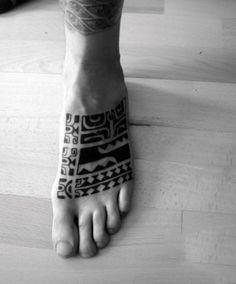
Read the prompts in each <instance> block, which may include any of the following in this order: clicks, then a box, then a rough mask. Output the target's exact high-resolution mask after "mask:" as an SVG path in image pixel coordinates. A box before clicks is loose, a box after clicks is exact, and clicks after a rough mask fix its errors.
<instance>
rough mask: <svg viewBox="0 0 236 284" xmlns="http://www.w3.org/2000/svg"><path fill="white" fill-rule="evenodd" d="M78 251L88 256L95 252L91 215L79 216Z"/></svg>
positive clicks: (83, 255)
mask: <svg viewBox="0 0 236 284" xmlns="http://www.w3.org/2000/svg"><path fill="white" fill-rule="evenodd" d="M78 226H79V239H80V241H79V252H80V255H81V256H82V257H85V258H88V257H92V256H94V255H95V254H96V252H97V248H96V245H95V243H94V241H93V229H92V215H85V216H80V217H79V225H78Z"/></svg>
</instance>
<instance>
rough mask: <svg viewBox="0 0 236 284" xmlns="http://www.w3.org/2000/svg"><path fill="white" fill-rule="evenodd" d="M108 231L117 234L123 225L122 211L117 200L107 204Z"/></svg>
mask: <svg viewBox="0 0 236 284" xmlns="http://www.w3.org/2000/svg"><path fill="white" fill-rule="evenodd" d="M106 209H107V231H108V233H109V234H115V233H116V232H118V231H119V229H120V226H121V219H120V212H119V209H118V205H117V203H116V202H112V203H109V204H107V206H106Z"/></svg>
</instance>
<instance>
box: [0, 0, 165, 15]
mask: <svg viewBox="0 0 236 284" xmlns="http://www.w3.org/2000/svg"><path fill="white" fill-rule="evenodd" d="M32 10H37V11H40V12H41V11H58V10H59V5H58V1H54V0H37V1H25V3H24V2H23V3H20V4H19V5H18V6H17V7H16V8H15V10H12V11H11V12H10V13H8V15H9V16H13V15H14V16H15V15H16V14H19V13H26V12H27V11H32ZM127 11H128V12H129V13H134V12H138V13H158V14H159V13H163V11H164V0H146V1H145V3H144V2H143V1H141V0H125V2H124V12H125V13H126V12H127ZM4 16H5V17H7V15H4Z"/></svg>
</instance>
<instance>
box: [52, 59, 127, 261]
mask: <svg viewBox="0 0 236 284" xmlns="http://www.w3.org/2000/svg"><path fill="white" fill-rule="evenodd" d="M117 66H118V67H117ZM89 70H90V71H91V70H92V71H91V72H90V71H89ZM96 70H99V71H98V72H97V73H96ZM114 70H115V71H114ZM95 73H96V74H95ZM79 74H80V75H79V76H77V83H76V82H75V84H74V86H73V87H72V89H74V90H76V92H75V93H76V95H74V96H73V95H70V96H66V97H65V104H64V111H63V113H62V120H61V141H60V142H61V143H60V148H61V150H60V152H61V155H60V161H59V168H58V173H57V177H56V180H55V182H54V185H53V189H52V204H53V213H54V219H53V230H52V235H53V243H54V246H55V249H56V251H57V253H58V255H60V256H62V257H69V256H72V255H75V254H76V253H77V252H78V251H79V253H80V254H81V256H83V257H91V256H93V255H95V254H96V252H97V249H101V248H104V247H105V246H106V245H107V244H108V242H109V239H110V235H111V234H114V233H116V232H117V231H118V230H119V228H120V226H121V216H122V215H124V214H126V213H127V212H128V211H129V209H130V202H131V194H132V159H131V153H130V144H129V138H128V114H127V108H128V104H127V91H126V86H125V83H124V79H123V73H122V69H121V67H120V65H119V63H116V64H113V65H112V68H110V67H105V68H104V66H100V67H99V68H97V67H96V66H94V67H86V68H84V70H80V72H79ZM78 78H80V79H78ZM81 78H82V79H81ZM85 82H86V84H87V85H84V83H85ZM76 84H77V85H76ZM85 89H86V92H85V93H86V94H84V91H85ZM102 90H104V91H102ZM96 92H97V95H95V94H94V93H96ZM91 93H92V95H91V96H90V94H91ZM108 95H109V99H107V98H108ZM88 98H89V99H88Z"/></svg>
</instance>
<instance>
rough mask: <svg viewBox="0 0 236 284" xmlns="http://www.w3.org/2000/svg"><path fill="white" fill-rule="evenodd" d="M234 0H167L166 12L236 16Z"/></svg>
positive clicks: (169, 13)
mask: <svg viewBox="0 0 236 284" xmlns="http://www.w3.org/2000/svg"><path fill="white" fill-rule="evenodd" d="M235 12H236V3H235V1H234V0H227V2H226V1H225V0H207V1H205V0H198V1H197V2H196V1H195V0H175V1H173V0H165V14H167V15H175V16H177V15H179V16H186V15H187V16H193V17H198V18H199V19H200V18H202V17H209V18H212V17H215V16H216V17H218V18H221V17H232V18H235Z"/></svg>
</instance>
